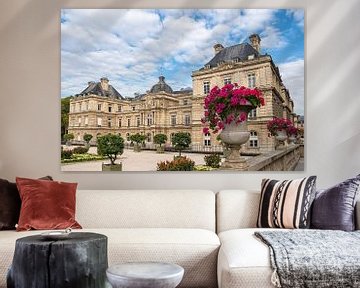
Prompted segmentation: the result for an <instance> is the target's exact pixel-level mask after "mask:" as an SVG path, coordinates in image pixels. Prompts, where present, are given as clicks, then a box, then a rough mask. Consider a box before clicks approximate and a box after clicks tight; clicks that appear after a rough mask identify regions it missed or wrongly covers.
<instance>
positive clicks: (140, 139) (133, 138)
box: [130, 133, 146, 152]
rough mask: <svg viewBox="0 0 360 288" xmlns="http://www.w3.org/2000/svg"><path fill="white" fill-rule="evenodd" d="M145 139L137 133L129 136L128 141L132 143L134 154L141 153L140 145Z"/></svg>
mask: <svg viewBox="0 0 360 288" xmlns="http://www.w3.org/2000/svg"><path fill="white" fill-rule="evenodd" d="M145 139H146V136H145V135H141V134H139V133H136V134H133V135H131V136H130V140H131V141H132V142H134V143H135V144H134V152H140V151H141V143H143V142H144V141H145Z"/></svg>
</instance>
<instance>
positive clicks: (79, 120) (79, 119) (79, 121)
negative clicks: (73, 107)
mask: <svg viewBox="0 0 360 288" xmlns="http://www.w3.org/2000/svg"><path fill="white" fill-rule="evenodd" d="M78 123H79V126H81V117H79V118H78Z"/></svg>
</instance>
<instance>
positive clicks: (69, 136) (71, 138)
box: [64, 133, 75, 142]
mask: <svg viewBox="0 0 360 288" xmlns="http://www.w3.org/2000/svg"><path fill="white" fill-rule="evenodd" d="M74 138H75V136H74V134H72V133H70V134H64V140H65V141H66V142H67V141H70V140H73V139H74Z"/></svg>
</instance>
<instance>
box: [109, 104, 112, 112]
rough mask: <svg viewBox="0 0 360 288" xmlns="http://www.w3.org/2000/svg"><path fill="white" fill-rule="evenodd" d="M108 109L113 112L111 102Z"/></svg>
mask: <svg viewBox="0 0 360 288" xmlns="http://www.w3.org/2000/svg"><path fill="white" fill-rule="evenodd" d="M108 111H109V112H110V113H111V111H112V106H111V104H109V106H108Z"/></svg>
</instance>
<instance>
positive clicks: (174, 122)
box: [171, 114, 176, 126]
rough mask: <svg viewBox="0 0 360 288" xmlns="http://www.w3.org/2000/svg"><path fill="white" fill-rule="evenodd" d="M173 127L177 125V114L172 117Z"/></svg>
mask: <svg viewBox="0 0 360 288" xmlns="http://www.w3.org/2000/svg"><path fill="white" fill-rule="evenodd" d="M171 125H172V126H175V125H176V114H173V115H171Z"/></svg>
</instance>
